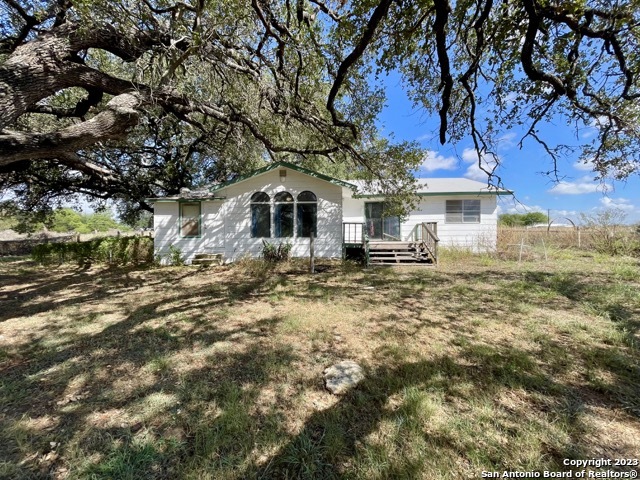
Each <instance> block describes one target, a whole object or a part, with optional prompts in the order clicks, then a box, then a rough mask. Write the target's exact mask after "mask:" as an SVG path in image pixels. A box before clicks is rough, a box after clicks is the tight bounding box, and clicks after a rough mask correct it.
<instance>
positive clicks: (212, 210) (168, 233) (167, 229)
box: [153, 200, 225, 263]
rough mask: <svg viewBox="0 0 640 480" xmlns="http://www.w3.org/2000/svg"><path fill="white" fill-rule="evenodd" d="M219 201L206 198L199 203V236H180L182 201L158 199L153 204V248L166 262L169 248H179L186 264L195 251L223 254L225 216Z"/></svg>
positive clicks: (189, 261) (191, 258)
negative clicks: (180, 203)
mask: <svg viewBox="0 0 640 480" xmlns="http://www.w3.org/2000/svg"><path fill="white" fill-rule="evenodd" d="M221 204H222V202H221V201H219V200H216V201H203V202H202V203H201V205H200V215H201V222H202V224H201V235H200V237H199V238H182V237H180V228H179V224H178V222H179V218H180V215H179V203H178V202H157V203H156V204H155V205H154V206H153V230H154V235H155V238H154V247H155V251H156V254H157V255H160V256H162V257H164V258H163V263H166V256H167V255H168V254H169V251H170V250H169V247H170V246H171V245H173V246H174V247H176V248H179V249H180V251H181V252H182V255H183V256H184V258H185V261H186V262H187V263H191V261H192V260H193V257H194V256H195V254H196V253H224V243H223V241H224V226H225V222H224V218H223V217H222V215H221V208H220V207H221Z"/></svg>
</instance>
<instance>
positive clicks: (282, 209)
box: [273, 192, 293, 237]
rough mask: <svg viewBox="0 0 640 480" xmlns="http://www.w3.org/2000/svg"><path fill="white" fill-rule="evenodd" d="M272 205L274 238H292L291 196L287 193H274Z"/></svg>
mask: <svg viewBox="0 0 640 480" xmlns="http://www.w3.org/2000/svg"><path fill="white" fill-rule="evenodd" d="M274 204H275V209H274V215H273V223H274V224H275V236H276V237H293V195H291V194H290V193H289V192H279V193H276V195H275V197H274Z"/></svg>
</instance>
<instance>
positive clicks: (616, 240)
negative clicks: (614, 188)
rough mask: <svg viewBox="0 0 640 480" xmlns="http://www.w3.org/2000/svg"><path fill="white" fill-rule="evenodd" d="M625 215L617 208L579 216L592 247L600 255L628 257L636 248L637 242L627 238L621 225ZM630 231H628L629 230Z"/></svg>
mask: <svg viewBox="0 0 640 480" xmlns="http://www.w3.org/2000/svg"><path fill="white" fill-rule="evenodd" d="M626 217H627V214H626V213H624V212H623V211H622V210H620V209H618V208H609V209H606V210H602V211H599V212H596V213H593V214H586V213H581V214H580V220H581V223H582V225H583V226H584V228H585V229H586V231H587V232H588V234H589V236H590V238H591V242H592V245H593V247H594V248H595V249H596V251H598V252H600V253H606V254H609V255H628V254H630V253H633V251H634V250H637V248H638V242H637V241H634V239H633V238H627V237H628V235H626V231H627V229H624V228H623V223H624V220H625V218H626ZM629 231H630V230H629Z"/></svg>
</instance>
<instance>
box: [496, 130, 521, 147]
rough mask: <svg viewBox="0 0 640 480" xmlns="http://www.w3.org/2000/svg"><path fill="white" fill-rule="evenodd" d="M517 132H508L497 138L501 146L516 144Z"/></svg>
mask: <svg viewBox="0 0 640 480" xmlns="http://www.w3.org/2000/svg"><path fill="white" fill-rule="evenodd" d="M515 140H516V134H515V132H508V133H505V134H504V135H502V136H501V137H499V138H497V139H496V143H497V144H498V147H499V148H503V149H504V148H511V147H513V146H514V145H515V144H516V141H515Z"/></svg>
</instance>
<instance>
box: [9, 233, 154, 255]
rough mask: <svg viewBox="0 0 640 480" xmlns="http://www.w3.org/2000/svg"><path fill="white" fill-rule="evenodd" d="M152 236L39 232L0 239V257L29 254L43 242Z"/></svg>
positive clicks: (145, 234)
mask: <svg viewBox="0 0 640 480" xmlns="http://www.w3.org/2000/svg"><path fill="white" fill-rule="evenodd" d="M120 235H122V236H126V237H129V236H136V235H138V236H145V237H146V236H152V234H151V233H149V232H144V233H140V232H123V233H121V232H119V231H113V232H102V233H87V234H75V233H74V234H65V235H59V234H54V235H47V234H39V235H38V236H37V237H35V238H21V239H16V240H0V257H7V256H12V257H13V256H16V257H18V256H22V255H31V252H32V251H33V248H34V247H35V246H36V245H42V244H43V243H65V242H84V241H87V240H94V239H96V238H102V237H113V236H120Z"/></svg>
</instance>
